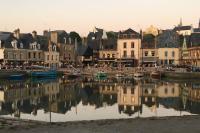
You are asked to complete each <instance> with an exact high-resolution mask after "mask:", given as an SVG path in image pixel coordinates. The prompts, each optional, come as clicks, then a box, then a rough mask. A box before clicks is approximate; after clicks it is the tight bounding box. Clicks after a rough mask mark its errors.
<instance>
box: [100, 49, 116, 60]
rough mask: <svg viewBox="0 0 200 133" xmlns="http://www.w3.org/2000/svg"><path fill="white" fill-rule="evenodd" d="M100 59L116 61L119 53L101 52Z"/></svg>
mask: <svg viewBox="0 0 200 133" xmlns="http://www.w3.org/2000/svg"><path fill="white" fill-rule="evenodd" d="M99 58H100V59H115V58H117V51H116V50H101V51H99Z"/></svg>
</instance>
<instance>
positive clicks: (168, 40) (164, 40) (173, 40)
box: [157, 30, 180, 48]
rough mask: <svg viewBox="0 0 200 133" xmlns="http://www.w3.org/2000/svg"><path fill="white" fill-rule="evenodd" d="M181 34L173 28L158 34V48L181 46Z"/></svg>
mask: <svg viewBox="0 0 200 133" xmlns="http://www.w3.org/2000/svg"><path fill="white" fill-rule="evenodd" d="M179 46H180V44H179V35H178V34H177V33H176V32H175V31H172V30H165V31H163V33H161V34H160V35H158V36H157V48H179Z"/></svg>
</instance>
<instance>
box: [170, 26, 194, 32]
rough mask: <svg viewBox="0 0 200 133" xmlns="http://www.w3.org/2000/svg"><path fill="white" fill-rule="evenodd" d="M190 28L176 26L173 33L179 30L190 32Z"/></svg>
mask: <svg viewBox="0 0 200 133" xmlns="http://www.w3.org/2000/svg"><path fill="white" fill-rule="evenodd" d="M191 29H192V26H177V27H175V28H174V31H181V30H191Z"/></svg>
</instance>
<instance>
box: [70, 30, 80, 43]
mask: <svg viewBox="0 0 200 133" xmlns="http://www.w3.org/2000/svg"><path fill="white" fill-rule="evenodd" d="M69 37H70V38H71V39H72V40H75V39H77V42H78V43H80V42H81V41H82V39H81V37H80V35H79V34H78V33H77V32H75V31H72V32H70V33H69Z"/></svg>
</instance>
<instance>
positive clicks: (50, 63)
mask: <svg viewBox="0 0 200 133" xmlns="http://www.w3.org/2000/svg"><path fill="white" fill-rule="evenodd" d="M44 57H45V58H44V64H45V66H47V67H50V68H58V67H59V66H60V64H59V62H60V61H59V52H56V51H50V52H44Z"/></svg>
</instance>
